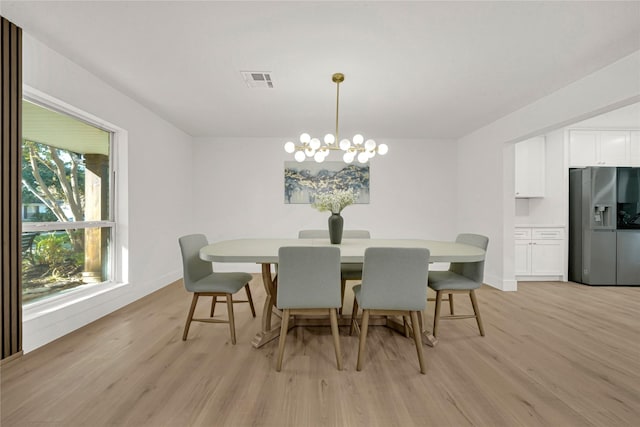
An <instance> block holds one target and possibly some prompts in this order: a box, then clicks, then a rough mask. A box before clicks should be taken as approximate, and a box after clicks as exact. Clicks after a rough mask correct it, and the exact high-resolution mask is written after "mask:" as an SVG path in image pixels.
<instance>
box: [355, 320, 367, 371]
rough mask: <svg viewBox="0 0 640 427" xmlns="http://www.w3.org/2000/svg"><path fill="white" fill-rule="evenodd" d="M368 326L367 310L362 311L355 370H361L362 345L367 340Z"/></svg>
mask: <svg viewBox="0 0 640 427" xmlns="http://www.w3.org/2000/svg"><path fill="white" fill-rule="evenodd" d="M368 328H369V310H363V311H362V325H361V326H360V344H359V345H358V364H357V365H356V370H357V371H361V370H362V360H363V359H364V346H365V342H366V341H367V329H368Z"/></svg>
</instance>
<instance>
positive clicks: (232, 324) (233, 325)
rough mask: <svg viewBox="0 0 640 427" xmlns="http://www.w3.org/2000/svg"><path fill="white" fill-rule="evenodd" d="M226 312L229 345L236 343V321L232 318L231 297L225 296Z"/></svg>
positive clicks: (229, 295)
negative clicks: (227, 314) (229, 334)
mask: <svg viewBox="0 0 640 427" xmlns="http://www.w3.org/2000/svg"><path fill="white" fill-rule="evenodd" d="M227 310H228V311H229V330H230V331H231V344H234V345H235V343H236V321H235V319H234V317H233V296H232V295H231V294H227Z"/></svg>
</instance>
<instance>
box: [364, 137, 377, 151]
mask: <svg viewBox="0 0 640 427" xmlns="http://www.w3.org/2000/svg"><path fill="white" fill-rule="evenodd" d="M364 148H366V149H367V150H369V151H371V150H373V149H374V148H376V142H375V141H374V140H373V139H367V141H366V142H365V143H364Z"/></svg>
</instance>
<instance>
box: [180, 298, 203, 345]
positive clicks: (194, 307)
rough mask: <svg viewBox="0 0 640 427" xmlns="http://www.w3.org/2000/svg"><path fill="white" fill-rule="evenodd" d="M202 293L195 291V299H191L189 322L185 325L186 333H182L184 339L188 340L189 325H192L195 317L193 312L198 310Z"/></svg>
mask: <svg viewBox="0 0 640 427" xmlns="http://www.w3.org/2000/svg"><path fill="white" fill-rule="evenodd" d="M199 296H200V295H199V294H198V293H197V292H194V294H193V299H192V300H191V308H190V309H189V314H188V315H187V323H186V324H185V325H184V333H183V334H182V341H186V340H187V334H188V333H189V326H191V319H193V312H194V311H195V310H196V304H198V297H199Z"/></svg>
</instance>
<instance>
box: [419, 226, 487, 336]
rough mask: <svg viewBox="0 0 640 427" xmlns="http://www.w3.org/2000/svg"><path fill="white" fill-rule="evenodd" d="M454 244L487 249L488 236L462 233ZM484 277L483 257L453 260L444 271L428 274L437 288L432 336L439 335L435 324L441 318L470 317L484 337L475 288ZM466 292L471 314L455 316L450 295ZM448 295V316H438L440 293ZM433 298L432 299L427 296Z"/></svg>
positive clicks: (432, 284) (430, 280)
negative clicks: (469, 301) (481, 258)
mask: <svg viewBox="0 0 640 427" xmlns="http://www.w3.org/2000/svg"><path fill="white" fill-rule="evenodd" d="M456 243H464V244H465V245H470V246H475V247H477V248H480V249H483V250H485V251H486V250H487V246H488V245H489V238H488V237H486V236H482V235H479V234H469V233H462V234H459V235H458V237H457V238H456ZM483 278H484V260H482V261H478V262H452V263H451V264H450V266H449V270H447V271H432V272H431V273H430V274H429V287H430V288H431V289H433V290H434V291H436V297H435V298H434V299H433V300H435V302H436V307H435V314H434V315H433V336H434V337H437V336H438V326H439V323H440V320H441V319H471V318H475V319H476V322H477V323H478V329H479V330H480V335H481V336H484V327H483V325H482V318H481V317H480V309H479V308H478V300H477V298H476V293H475V290H476V289H478V288H480V286H482V281H483ZM456 293H466V294H469V298H470V299H471V305H472V307H473V313H474V314H465V315H456V314H455V311H454V308H453V294H456ZM443 294H448V298H449V311H450V314H449V315H447V316H441V315H440V307H441V305H442V295H443ZM430 300H432V299H430Z"/></svg>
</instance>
